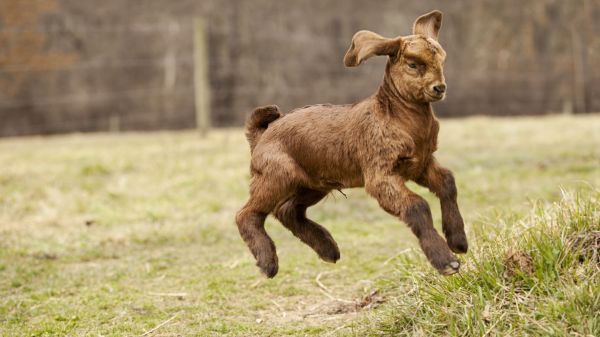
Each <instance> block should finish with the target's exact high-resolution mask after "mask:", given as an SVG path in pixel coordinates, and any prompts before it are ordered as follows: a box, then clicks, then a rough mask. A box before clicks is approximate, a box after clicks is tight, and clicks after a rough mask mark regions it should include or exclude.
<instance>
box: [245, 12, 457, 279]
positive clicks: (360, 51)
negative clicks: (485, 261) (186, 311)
mask: <svg viewBox="0 0 600 337" xmlns="http://www.w3.org/2000/svg"><path fill="white" fill-rule="evenodd" d="M441 22H442V13H441V12H439V11H433V12H431V13H428V14H425V15H423V16H421V17H419V18H418V19H417V20H416V21H415V23H414V26H413V35H409V36H401V37H396V38H394V39H388V38H384V37H381V36H380V35H378V34H375V33H373V32H370V31H360V32H358V33H356V34H355V35H354V37H353V38H352V44H351V45H350V49H348V51H347V52H346V55H345V57H344V64H345V65H346V66H348V67H356V66H358V65H360V64H361V63H362V62H363V61H365V60H366V59H368V58H370V57H371V56H375V55H382V56H383V55H385V56H388V61H387V65H386V68H385V76H384V78H383V83H382V84H381V85H380V87H379V90H378V91H377V92H376V93H375V94H374V95H372V96H371V97H369V98H366V99H365V100H363V101H361V102H359V103H356V104H352V105H313V106H307V107H304V108H301V109H297V110H294V111H293V112H292V113H289V114H286V115H285V116H282V114H281V112H280V111H279V109H278V108H277V106H274V105H271V106H265V107H261V108H257V109H256V110H254V112H253V113H252V114H251V116H250V117H249V118H248V120H247V122H246V136H247V138H248V141H249V143H250V151H251V154H252V159H251V164H250V171H251V175H252V179H251V183H250V199H249V200H248V202H247V203H246V205H245V206H244V207H243V208H242V209H241V210H240V211H239V212H238V213H237V216H236V222H237V226H238V229H239V232H240V234H241V236H242V238H243V239H244V241H245V242H246V244H247V245H248V247H249V248H250V251H251V252H252V254H253V255H254V257H255V258H256V260H257V265H258V267H260V269H261V271H262V272H263V273H264V274H265V275H266V276H267V277H273V276H275V274H277V270H278V262H277V253H276V252H275V244H274V243H273V240H271V238H270V237H269V235H268V234H267V232H266V231H265V228H264V221H265V218H266V217H267V215H268V214H269V213H272V214H273V215H275V217H276V218H277V219H279V221H281V223H282V224H283V225H284V226H285V227H286V228H287V229H289V230H290V231H291V232H292V233H293V234H294V235H295V236H296V237H298V238H299V239H300V240H302V242H304V243H305V244H307V245H308V246H310V247H311V248H312V249H314V250H315V252H316V253H317V254H319V256H320V257H321V259H323V260H325V261H328V262H336V261H337V260H338V259H339V258H340V251H339V249H338V246H337V243H336V242H335V240H334V239H333V237H332V236H331V234H330V233H329V231H327V230H326V229H325V228H323V227H322V226H321V225H319V224H317V223H316V222H314V221H312V220H310V219H308V218H307V217H306V209H307V208H308V207H310V206H312V205H314V204H316V203H318V202H319V201H320V200H321V199H323V198H324V197H325V196H326V195H327V194H328V193H329V192H330V191H332V190H333V189H342V188H351V187H363V186H364V187H365V190H366V191H367V193H369V194H370V195H371V196H373V197H374V198H375V199H377V201H378V202H379V205H381V207H382V208H383V209H384V210H386V211H387V212H389V213H390V214H393V215H395V216H397V217H398V218H400V220H402V221H404V222H405V223H406V224H408V226H409V227H410V228H411V230H412V231H413V233H414V234H415V235H416V236H417V238H418V239H419V243H420V245H421V248H422V250H423V252H424V253H425V255H426V256H427V258H428V259H429V261H430V262H431V264H432V265H433V266H434V267H435V268H436V269H437V270H438V271H439V272H440V273H442V274H445V275H450V274H454V273H456V272H457V271H458V270H459V267H460V264H459V262H458V260H457V259H456V257H455V256H454V255H453V254H452V251H453V252H455V253H465V252H466V251H467V247H468V244H467V238H466V235H465V232H464V228H463V227H464V225H463V219H462V217H461V215H460V212H459V210H458V205H457V203H456V185H455V183H454V177H453V176H452V173H451V172H450V171H449V170H448V169H446V168H444V167H442V166H440V165H439V164H438V162H437V161H436V159H435V157H434V156H433V153H434V152H435V151H436V149H437V135H438V129H439V125H438V121H437V119H436V117H435V114H434V112H433V109H432V107H431V103H432V102H435V101H439V100H441V99H442V98H444V95H445V91H446V84H445V82H444V74H443V70H442V67H443V64H444V59H445V58H446V53H445V51H444V50H443V49H442V47H441V46H440V44H439V43H438V41H437V38H438V32H439V29H440V26H441ZM408 180H412V181H415V182H416V183H418V184H420V185H423V186H426V187H427V188H429V190H431V191H432V192H433V193H434V194H435V195H436V196H437V197H438V198H439V199H440V204H441V209H442V227H443V231H444V234H445V236H446V241H445V240H444V239H443V238H442V237H441V236H440V235H439V234H438V232H437V231H436V230H435V229H434V227H433V221H432V218H431V211H430V209H429V205H428V204H427V202H426V201H425V199H423V198H422V197H420V196H418V195H417V194H415V193H414V192H412V191H411V190H409V189H408V188H407V187H406V185H405V184H406V182H407V181H408Z"/></svg>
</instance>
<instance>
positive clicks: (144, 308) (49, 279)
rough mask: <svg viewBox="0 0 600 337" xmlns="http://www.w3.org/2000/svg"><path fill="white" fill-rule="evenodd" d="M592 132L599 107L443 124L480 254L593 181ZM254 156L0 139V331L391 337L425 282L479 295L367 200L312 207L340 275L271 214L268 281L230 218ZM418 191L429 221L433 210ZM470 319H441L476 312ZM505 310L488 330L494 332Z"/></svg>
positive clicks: (162, 143)
mask: <svg viewBox="0 0 600 337" xmlns="http://www.w3.org/2000/svg"><path fill="white" fill-rule="evenodd" d="M599 131H600V116H598V115H590V116H580V117H572V116H554V117H544V118H540V119H534V118H511V119H490V118H470V119H465V120H447V121H442V130H441V135H440V150H439V157H440V159H441V162H442V163H444V164H445V165H447V166H448V167H450V168H451V169H453V170H454V171H455V173H456V177H457V182H458V185H459V186H458V187H459V193H460V196H459V203H460V206H461V209H462V211H463V213H464V215H465V219H466V221H467V227H468V228H467V232H468V235H469V237H470V238H471V243H472V246H473V247H474V248H475V249H474V252H475V251H479V250H478V249H480V248H481V249H483V248H485V247H488V246H492V245H495V244H496V243H494V241H490V240H489V239H490V237H492V238H493V237H494V236H502V235H504V234H507V233H512V234H511V235H513V234H514V232H515V231H519V230H521V229H520V227H519V226H516V227H515V223H517V220H518V219H521V218H522V217H523V216H524V215H526V214H529V213H530V212H531V209H532V208H533V204H534V202H533V201H534V200H545V201H547V202H552V201H557V200H559V199H560V198H561V195H560V191H561V188H564V189H568V190H573V191H581V190H590V189H594V188H598V186H600V174H598V165H599V163H600V132H599ZM248 157H249V155H248V145H247V144H246V142H245V140H244V138H243V134H242V131H241V130H239V129H232V130H218V131H215V132H213V133H211V134H210V135H209V137H208V138H206V139H200V138H198V137H197V135H196V134H195V133H193V132H164V133H147V134H122V135H103V134H96V135H70V136H57V137H39V138H37V137H35V138H19V139H3V140H0V167H1V169H0V237H1V238H2V240H1V241H0V298H1V299H0V335H2V336H20V335H35V336H43V335H75V336H78V335H103V336H122V335H142V334H144V333H146V332H148V331H150V330H152V329H154V328H156V330H153V331H152V332H151V333H148V335H153V336H158V335H163V336H169V335H173V336H175V335H199V336H211V335H213V336H221V335H230V336H241V335H244V336H247V335H261V336H263V335H270V336H287V335H325V334H329V335H344V334H353V333H356V334H359V335H362V334H370V333H372V334H386V331H388V332H389V334H392V335H394V334H397V333H399V331H400V330H398V329H397V326H394V325H389V324H388V323H389V322H391V321H394V320H398V319H397V316H393V315H390V312H394V310H396V309H398V308H399V309H398V310H400V311H402V310H404V309H402V308H404V307H402V305H404V304H403V303H404V302H403V301H402V300H401V299H402V298H409V299H416V300H419V298H421V299H422V297H418V296H420V295H419V294H422V292H423V291H425V292H427V291H428V290H427V289H430V292H431V293H432V294H434V295H432V296H442V295H443V293H439V294H437V295H435V290H436V289H439V290H446V289H449V288H447V285H448V284H454V286H455V288H453V291H456V290H457V289H460V288H461V287H464V288H465V289H468V290H472V291H475V292H476V291H477V289H478V288H477V284H478V283H477V282H475V281H474V280H475V279H476V277H477V275H478V272H479V271H478V268H486V265H483V266H477V265H472V264H473V263H475V261H479V260H477V259H476V256H474V253H472V254H470V255H468V256H467V257H466V260H465V262H466V264H467V266H469V265H470V264H471V266H470V267H468V268H467V269H466V271H465V272H464V273H462V274H461V275H460V276H457V277H453V278H448V279H446V278H442V277H440V276H438V275H437V274H436V273H435V272H434V271H433V270H431V269H430V268H429V267H428V266H427V264H426V262H425V261H424V259H423V257H422V255H421V253H420V252H419V251H418V249H415V248H416V247H417V245H416V242H415V240H414V238H413V237H412V235H411V234H410V231H409V230H407V229H406V228H405V226H404V225H403V224H401V223H399V222H398V221H397V220H396V219H394V218H393V217H391V216H389V215H387V214H385V212H383V211H382V210H380V209H379V207H378V206H377V203H376V202H375V201H374V200H372V199H370V198H368V197H367V196H366V195H365V193H364V192H363V191H361V190H350V191H347V192H346V194H347V195H348V198H347V199H346V198H344V197H343V196H341V195H339V194H334V195H331V196H329V197H328V198H327V200H326V201H325V202H323V203H321V204H319V205H317V206H316V207H314V208H313V209H311V210H310V211H309V213H310V216H311V217H312V218H314V219H315V220H316V221H318V222H320V223H322V224H324V225H325V226H326V227H328V228H329V229H330V230H331V232H332V234H333V236H334V237H335V238H336V239H337V241H338V243H339V245H340V249H341V252H342V259H341V260H340V261H339V262H338V264H336V265H331V264H326V263H323V262H321V261H319V260H318V258H317V257H316V255H315V254H314V253H313V252H312V251H311V250H310V249H309V248H308V247H306V246H304V245H303V244H302V243H301V242H299V241H298V240H297V239H295V238H294V237H293V236H292V235H291V234H290V233H289V232H287V231H286V230H285V229H284V228H282V226H281V225H279V224H278V223H277V222H276V221H274V220H272V219H270V220H268V223H267V230H268V231H269V232H270V233H271V234H272V236H273V238H274V240H275V242H276V244H277V247H278V252H279V256H280V263H281V266H280V273H279V275H278V276H277V277H276V278H275V279H274V280H266V279H264V278H263V277H262V276H261V275H260V274H259V272H258V270H257V268H256V267H255V266H254V261H253V259H252V257H251V255H250V254H249V252H248V251H247V248H246V247H245V246H244V244H243V242H242V241H241V239H240V238H239V235H238V233H237V229H236V228H235V225H234V223H233V215H234V214H235V211H236V210H237V209H238V208H239V207H240V206H241V205H242V204H243V202H244V201H245V198H246V196H247V180H248ZM590 186H591V187H590ZM412 187H413V188H414V189H415V190H416V191H418V192H419V193H420V194H422V195H424V196H426V197H427V199H428V200H429V201H430V203H431V205H432V208H433V211H434V217H435V221H436V223H438V224H439V207H438V206H437V202H436V200H435V199H434V198H433V197H432V196H431V195H430V194H428V193H426V192H425V191H424V190H423V189H421V188H418V187H416V186H414V185H412ZM483 251H485V250H483ZM535 261H536V260H535V259H534V262H535ZM319 275H321V277H319V278H318V279H317V276H319ZM490 275H491V276H490V277H492V276H493V275H495V274H493V273H491V274H490ZM421 277H422V279H421ZM465 277H467V278H468V277H471V279H470V280H471V281H470V282H472V283H470V285H469V286H466V285H465V284H462V283H461V282H462V281H461V280H463V279H464V278H465ZM317 280H318V282H317ZM417 281H419V282H421V283H420V284H419V283H415V282H417ZM569 286H570V285H569ZM323 287H324V288H325V289H326V290H325V289H323ZM428 287H429V288H428ZM482 289H483V288H482ZM569 289H571V288H569ZM571 290H572V291H573V293H574V294H575V293H576V290H577V289H571ZM375 291H377V293H376V294H375V295H372V297H371V299H368V298H369V296H371V294H373V293H374V292H375ZM457 293H458V294H462V295H464V294H463V293H461V292H458V291H457ZM417 295H418V296H417ZM446 295H447V297H448V299H447V301H454V300H457V301H458V300H459V299H456V298H453V297H452V296H450V294H446ZM575 295H576V294H575ZM473 296H476V293H475V294H474V295H473ZM436 298H437V297H436ZM369 301H371V302H382V301H383V303H376V304H377V305H370V304H369V303H367V302H369ZM363 302H365V303H367V304H365V305H364V306H362V304H361V303H363ZM357 303H358V304H357ZM407 303H408V302H407ZM457 303H459V302H457ZM464 303H468V302H464ZM502 303H503V302H502V299H500V298H497V299H494V298H491V299H488V300H487V304H485V305H489V310H488V311H489V315H496V314H498V315H502V308H503V307H502V305H503V304H502ZM426 304H429V305H430V306H429V307H427V306H425V305H426ZM446 304H447V303H446V302H444V301H437V302H436V301H429V302H427V301H422V302H421V306H420V307H417V308H412V309H411V310H413V312H419V313H421V311H422V310H426V311H427V312H431V313H433V312H436V311H435V310H438V312H440V310H444V309H443V307H444V305H446ZM344 305H346V307H344ZM485 305H483V307H482V310H483V309H484V308H485ZM349 307H352V308H353V309H352V310H347V308H349ZM339 308H342V309H343V310H341V309H339ZM344 308H345V309H344ZM475 309H477V308H475V307H465V308H463V311H462V315H463V316H450V317H454V318H455V319H461V320H468V321H469V320H474V319H479V318H480V317H479V316H476V315H475V316H474V314H473V313H474V312H475ZM419 310H421V311H419ZM511 310H513V309H511ZM557 310H558V309H557ZM441 312H443V311H441ZM510 314H511V313H506V314H505V315H510ZM421 315H422V316H421V318H422V319H423V320H422V322H427V319H429V322H430V323H432V324H433V323H435V321H433V319H439V317H434V316H427V315H425V314H424V313H421ZM484 316H485V315H484ZM499 317H500V316H493V317H491V318H489V319H488V321H489V322H490V323H486V325H483V326H482V327H485V328H486V329H488V328H491V330H490V332H491V333H492V334H493V332H494V331H496V330H494V329H500V327H501V326H499V325H496V328H494V327H492V326H491V324H493V323H492V322H496V321H497V319H499ZM548 317H555V316H548ZM504 318H506V317H504ZM504 318H503V319H504ZM548 319H550V318H548ZM386 322H387V323H386ZM418 322H419V317H417V318H415V320H414V321H413V323H415V324H416V323H418ZM442 322H443V321H442ZM532 322H533V321H531V322H530V321H527V320H523V321H517V322H515V323H514V324H516V325H517V326H525V325H527V324H533V323H532ZM537 322H538V323H539V322H544V317H541V318H539V321H537ZM161 324H162V325H161ZM423 324H425V323H423ZM442 325H443V324H442V323H440V326H442ZM390 326H392V327H395V328H394V329H396V330H394V329H391V328H390V329H391V330H386V329H387V328H385V327H390ZM407 326H411V327H414V328H415V329H417V330H418V329H419V327H418V326H415V325H414V324H413V325H407ZM424 326H425V325H423V327H424ZM157 327H158V328H157ZM363 327H364V328H365V329H368V330H362V329H363ZM417 330H415V331H417ZM365 331H366V332H365ZM423 331H426V330H423ZM427 331H429V330H427ZM430 331H437V330H435V329H433V330H430ZM445 331H446V333H447V334H459V331H457V332H456V333H455V331H452V330H448V329H446V330H445ZM477 331H479V330H477ZM498 331H503V330H498ZM532 331H533V330H532ZM536 331H537V330H536ZM484 332H485V331H484Z"/></svg>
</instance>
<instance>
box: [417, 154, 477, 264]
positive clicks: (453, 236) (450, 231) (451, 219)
mask: <svg viewBox="0 0 600 337" xmlns="http://www.w3.org/2000/svg"><path fill="white" fill-rule="evenodd" d="M415 182H416V183H417V184H419V185H422V186H424V187H427V188H428V189H429V190H430V191H431V192H433V193H434V194H435V195H436V196H437V197H438V198H439V199H440V207H441V209H442V229H443V231H444V235H445V236H446V240H447V241H448V246H449V247H450V249H452V251H453V252H455V253H466V252H467V250H468V249H469V244H468V242H467V235H466V234H465V226H464V222H463V218H462V216H461V215H460V210H459V209H458V204H457V202H456V197H457V192H456V183H455V181H454V175H453V174H452V172H451V171H450V170H448V169H446V168H444V167H442V166H440V165H439V164H438V162H437V161H436V160H435V159H433V158H432V160H431V162H430V164H429V165H428V166H427V167H426V168H425V171H424V172H423V175H422V176H421V177H419V179H417V180H416V181H415Z"/></svg>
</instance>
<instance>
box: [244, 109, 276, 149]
mask: <svg viewBox="0 0 600 337" xmlns="http://www.w3.org/2000/svg"><path fill="white" fill-rule="evenodd" d="M279 117H281V111H279V107H277V105H267V106H262V107H259V108H256V109H254V111H253V112H252V113H251V114H250V116H249V117H248V119H247V120H246V138H247V139H248V143H250V152H252V151H254V147H255V146H256V143H258V140H259V139H260V136H261V135H262V134H263V132H265V130H266V129H267V127H268V126H269V123H271V122H273V121H275V120H276V119H278V118H279Z"/></svg>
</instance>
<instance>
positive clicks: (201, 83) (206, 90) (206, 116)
mask: <svg viewBox="0 0 600 337" xmlns="http://www.w3.org/2000/svg"><path fill="white" fill-rule="evenodd" d="M194 91H195V92H194V96H195V105H196V127H197V128H198V130H199V131H200V135H202V136H205V135H206V133H207V132H208V129H209V128H210V84H209V81H208V43H207V39H206V28H205V24H204V20H203V19H202V18H196V19H195V20H194Z"/></svg>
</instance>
